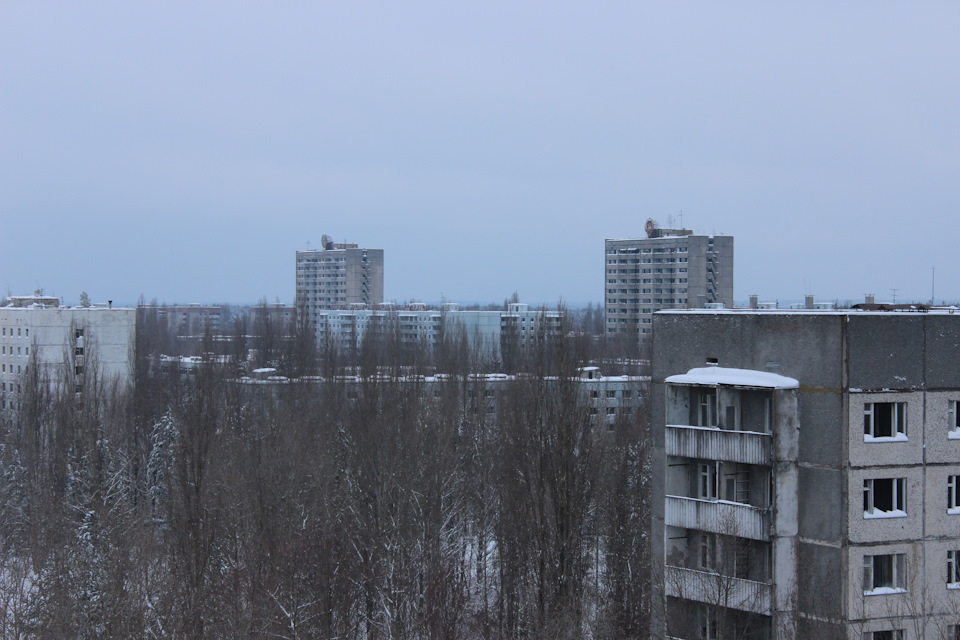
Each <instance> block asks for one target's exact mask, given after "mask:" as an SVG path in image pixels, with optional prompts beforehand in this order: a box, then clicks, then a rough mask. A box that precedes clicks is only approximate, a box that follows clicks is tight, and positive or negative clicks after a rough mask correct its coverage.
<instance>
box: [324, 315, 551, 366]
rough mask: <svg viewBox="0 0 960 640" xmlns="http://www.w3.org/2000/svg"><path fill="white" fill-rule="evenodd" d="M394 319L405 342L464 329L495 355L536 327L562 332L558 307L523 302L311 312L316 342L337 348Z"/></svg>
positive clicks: (427, 342) (432, 342) (431, 341)
mask: <svg viewBox="0 0 960 640" xmlns="http://www.w3.org/2000/svg"><path fill="white" fill-rule="evenodd" d="M392 322H396V324H397V328H398V329H399V332H400V337H401V340H402V342H403V343H405V344H410V345H415V344H420V345H423V346H425V347H427V348H432V347H434V346H436V344H437V341H438V339H439V338H440V336H441V335H442V334H443V332H454V331H460V330H462V331H463V332H464V333H465V334H466V336H467V338H468V339H469V340H470V342H471V345H475V346H477V347H479V348H480V349H481V350H483V351H486V352H488V353H493V354H499V353H500V352H501V349H504V348H507V349H509V348H510V347H511V346H516V347H519V348H523V347H526V346H528V345H529V344H531V343H532V341H533V338H534V337H535V336H536V335H537V333H538V332H539V331H544V332H546V333H548V334H552V335H555V334H557V333H558V332H559V331H561V323H562V315H561V313H560V312H559V311H546V310H542V309H530V306H529V305H527V304H525V303H523V302H512V303H509V304H508V305H507V310H506V311H468V310H462V309H460V307H459V305H457V304H456V303H444V304H443V307H442V308H441V309H434V308H429V307H428V306H427V305H425V304H411V305H406V306H402V307H401V306H396V305H393V304H390V303H386V304H381V305H377V306H376V307H373V308H354V309H336V310H318V311H317V312H315V313H314V314H313V330H314V333H315V335H316V338H317V341H318V342H320V343H323V342H326V341H331V342H333V343H334V344H336V345H337V346H338V347H339V348H340V349H343V350H345V351H350V350H352V349H356V348H357V347H358V346H359V345H360V343H361V341H362V340H363V338H364V336H365V335H367V334H368V333H369V332H371V331H385V330H387V328H389V327H390V326H391V323H392Z"/></svg>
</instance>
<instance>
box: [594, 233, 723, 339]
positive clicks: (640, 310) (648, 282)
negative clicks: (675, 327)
mask: <svg viewBox="0 0 960 640" xmlns="http://www.w3.org/2000/svg"><path fill="white" fill-rule="evenodd" d="M645 230H646V233H647V237H646V238H622V239H621V238H608V239H607V240H606V243H605V244H606V246H605V249H606V250H605V252H604V253H605V262H606V264H605V269H604V275H605V282H604V317H605V325H604V326H605V333H606V336H607V338H608V339H611V338H615V337H617V336H618V335H622V334H628V335H631V336H635V337H636V338H637V339H638V340H639V341H640V343H641V344H643V343H647V342H649V341H650V338H651V331H652V323H653V314H654V313H656V312H657V311H661V310H663V309H702V308H705V307H707V306H714V305H717V306H719V305H723V306H724V307H732V306H733V236H721V235H717V236H702V235H694V233H693V231H691V230H689V229H664V228H661V227H659V226H658V225H657V223H656V222H654V221H653V220H647V224H646V228H645Z"/></svg>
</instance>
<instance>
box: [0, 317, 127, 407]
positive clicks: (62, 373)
mask: <svg viewBox="0 0 960 640" xmlns="http://www.w3.org/2000/svg"><path fill="white" fill-rule="evenodd" d="M55 300H56V299H55V298H54V301H55ZM136 320H137V310H136V309H131V308H109V307H107V306H93V307H60V306H56V304H55V302H54V304H53V305H52V306H46V305H44V304H30V305H28V306H19V307H14V306H7V307H0V411H6V412H8V415H13V414H15V413H16V412H18V411H19V410H20V408H21V402H22V398H23V397H24V393H25V391H26V381H27V379H28V376H30V375H31V367H36V369H35V370H34V371H33V373H36V374H37V375H36V377H34V379H35V380H39V381H45V382H46V383H47V384H49V385H50V387H51V388H55V387H57V386H58V385H61V384H64V385H69V387H68V388H72V389H73V391H74V392H75V393H77V394H81V393H83V392H84V391H85V389H86V388H87V386H88V385H90V384H93V383H98V384H103V385H106V384H113V383H117V384H118V385H119V386H120V387H121V388H122V387H126V386H129V385H132V384H133V369H134V367H133V358H134V353H133V347H134V339H135V335H136Z"/></svg>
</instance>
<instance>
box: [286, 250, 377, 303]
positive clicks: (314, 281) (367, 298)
mask: <svg viewBox="0 0 960 640" xmlns="http://www.w3.org/2000/svg"><path fill="white" fill-rule="evenodd" d="M381 302H383V249H362V248H360V247H359V246H358V245H356V244H344V243H334V242H332V241H331V240H330V239H329V238H328V237H327V236H324V237H323V247H322V248H321V249H318V250H310V251H297V295H296V306H297V313H298V314H305V315H306V317H307V318H308V319H309V320H310V321H311V322H312V321H313V320H315V316H316V313H317V312H318V311H321V310H324V309H345V308H349V306H350V305H370V304H380V303H381Z"/></svg>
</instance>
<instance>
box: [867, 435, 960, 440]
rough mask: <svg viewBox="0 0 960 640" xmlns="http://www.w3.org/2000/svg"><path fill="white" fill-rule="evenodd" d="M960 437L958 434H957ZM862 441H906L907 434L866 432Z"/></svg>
mask: <svg viewBox="0 0 960 640" xmlns="http://www.w3.org/2000/svg"><path fill="white" fill-rule="evenodd" d="M957 437H958V438H960V436H957ZM863 441H864V442H908V438H907V434H905V433H898V434H896V435H894V436H871V435H870V434H868V433H865V434H863Z"/></svg>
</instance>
